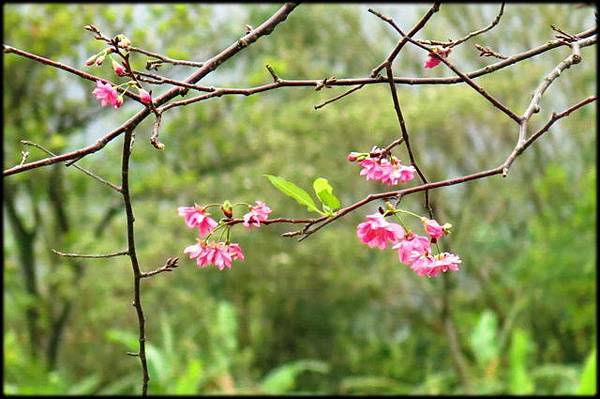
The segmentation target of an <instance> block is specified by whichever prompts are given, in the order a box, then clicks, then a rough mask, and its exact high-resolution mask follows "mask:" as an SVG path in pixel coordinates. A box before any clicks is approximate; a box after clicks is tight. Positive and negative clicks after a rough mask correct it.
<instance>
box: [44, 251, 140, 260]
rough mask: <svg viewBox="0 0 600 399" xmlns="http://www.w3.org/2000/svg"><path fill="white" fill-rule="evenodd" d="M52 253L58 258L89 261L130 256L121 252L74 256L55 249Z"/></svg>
mask: <svg viewBox="0 0 600 399" xmlns="http://www.w3.org/2000/svg"><path fill="white" fill-rule="evenodd" d="M50 251H52V252H54V253H55V254H56V255H58V256H64V257H66V258H89V259H97V258H98V259H99V258H112V257H115V256H124V255H128V254H129V252H127V251H119V252H114V253H110V254H100V255H87V254H74V253H67V252H61V251H57V250H55V249H50Z"/></svg>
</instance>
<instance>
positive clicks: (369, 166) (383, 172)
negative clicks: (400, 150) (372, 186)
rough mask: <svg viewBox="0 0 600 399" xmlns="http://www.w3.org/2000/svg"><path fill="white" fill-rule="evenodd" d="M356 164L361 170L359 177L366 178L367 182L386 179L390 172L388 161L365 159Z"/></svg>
mask: <svg viewBox="0 0 600 399" xmlns="http://www.w3.org/2000/svg"><path fill="white" fill-rule="evenodd" d="M358 164H359V165H360V166H361V167H362V168H363V169H362V170H361V171H360V175H361V176H366V179H367V180H382V179H386V178H387V177H388V176H389V174H390V173H391V172H392V169H391V168H389V167H388V164H389V161H388V160H386V159H384V160H379V159H376V158H367V159H364V160H362V161H360V162H359V163H358Z"/></svg>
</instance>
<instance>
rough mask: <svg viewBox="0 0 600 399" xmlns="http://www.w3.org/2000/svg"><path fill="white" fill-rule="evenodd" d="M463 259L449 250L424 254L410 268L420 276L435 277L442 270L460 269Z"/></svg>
mask: <svg viewBox="0 0 600 399" xmlns="http://www.w3.org/2000/svg"><path fill="white" fill-rule="evenodd" d="M460 263H462V260H460V258H459V257H458V256H457V255H454V254H451V253H449V252H443V253H441V254H438V255H435V256H432V255H423V256H421V257H420V258H418V259H417V260H415V261H414V262H413V264H412V265H411V266H410V268H411V269H412V270H413V271H414V272H415V273H417V274H418V275H419V276H427V277H435V276H437V275H438V274H440V273H442V272H444V273H445V272H447V271H448V270H450V271H454V272H456V271H458V270H459V264H460Z"/></svg>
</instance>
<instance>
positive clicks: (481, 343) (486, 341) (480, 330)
mask: <svg viewBox="0 0 600 399" xmlns="http://www.w3.org/2000/svg"><path fill="white" fill-rule="evenodd" d="M497 331H498V321H497V319H496V315H495V314H494V313H493V312H491V311H489V310H484V311H483V312H482V313H481V316H479V322H478V323H477V326H475V329H474V330H473V332H472V333H471V337H470V340H469V344H470V345H471V349H472V350H473V353H475V357H476V359H477V363H479V365H481V366H482V367H485V366H486V365H487V364H489V362H491V361H492V360H494V359H495V358H497V357H498V351H499V348H498V340H497Z"/></svg>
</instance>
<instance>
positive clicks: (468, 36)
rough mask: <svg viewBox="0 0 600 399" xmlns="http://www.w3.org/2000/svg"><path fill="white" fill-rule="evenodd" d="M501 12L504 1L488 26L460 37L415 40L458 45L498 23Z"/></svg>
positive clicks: (440, 44) (446, 45)
mask: <svg viewBox="0 0 600 399" xmlns="http://www.w3.org/2000/svg"><path fill="white" fill-rule="evenodd" d="M503 13H504V2H503V3H502V4H501V5H500V10H499V11H498V14H497V15H496V18H494V20H493V21H492V22H491V23H490V24H489V25H488V26H486V27H485V28H481V29H479V30H476V31H474V32H471V33H469V34H468V35H466V36H464V37H461V38H460V39H456V40H452V39H450V40H448V41H446V42H444V41H440V40H417V41H418V42H419V43H421V44H427V45H434V46H443V47H450V48H452V47H455V46H458V45H459V44H462V43H464V42H466V41H467V40H469V39H470V38H472V37H475V36H477V35H480V34H482V33H485V32H487V31H489V30H491V29H492V28H493V27H494V26H496V25H498V22H500V18H501V17H502V14H503Z"/></svg>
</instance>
